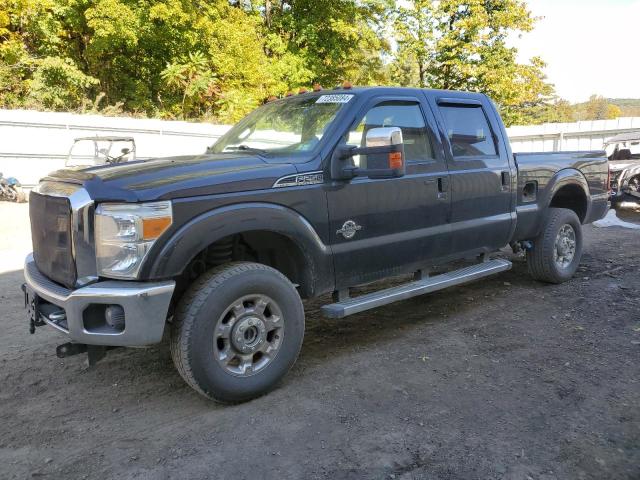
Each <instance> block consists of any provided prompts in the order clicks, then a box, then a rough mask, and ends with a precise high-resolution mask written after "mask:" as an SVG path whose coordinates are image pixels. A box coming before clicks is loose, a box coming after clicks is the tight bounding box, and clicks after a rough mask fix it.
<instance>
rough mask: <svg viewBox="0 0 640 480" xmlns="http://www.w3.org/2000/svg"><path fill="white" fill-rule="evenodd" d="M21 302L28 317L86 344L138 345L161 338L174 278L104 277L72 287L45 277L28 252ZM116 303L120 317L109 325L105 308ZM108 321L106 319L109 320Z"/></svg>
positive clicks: (157, 340) (155, 341)
mask: <svg viewBox="0 0 640 480" xmlns="http://www.w3.org/2000/svg"><path fill="white" fill-rule="evenodd" d="M24 278H25V281H26V285H25V286H26V289H25V295H26V296H25V303H28V304H29V305H28V306H29V307H30V310H31V315H32V316H33V317H35V318H33V317H32V319H33V320H35V321H36V322H44V323H47V324H49V325H51V326H52V327H54V328H55V329H57V330H58V331H60V332H62V333H64V334H65V335H67V336H68V337H69V338H70V339H71V340H72V341H74V342H77V343H84V344H87V345H108V346H143V345H150V344H153V343H158V342H159V341H160V340H161V339H162V334H163V332H164V326H165V323H166V320H167V314H168V311H169V304H170V302H171V297H172V295H173V290H174V288H175V282H174V281H164V282H129V281H118V280H108V281H101V282H96V283H93V284H91V285H87V286H85V287H81V288H78V289H76V290H70V289H67V288H65V287H63V286H61V285H58V284H57V283H54V282H52V281H51V280H49V279H48V278H47V277H45V276H44V275H43V274H42V273H40V271H39V270H38V268H37V267H36V264H35V261H34V260H33V255H32V254H29V255H28V256H27V258H26V260H25V265H24ZM109 307H115V308H118V307H120V308H119V309H118V310H119V311H120V312H123V313H124V322H122V321H121V322H120V323H119V324H118V325H117V326H116V327H114V326H113V325H112V324H110V322H108V321H107V318H106V317H107V316H106V310H107V308H109ZM111 323H112V322H111Z"/></svg>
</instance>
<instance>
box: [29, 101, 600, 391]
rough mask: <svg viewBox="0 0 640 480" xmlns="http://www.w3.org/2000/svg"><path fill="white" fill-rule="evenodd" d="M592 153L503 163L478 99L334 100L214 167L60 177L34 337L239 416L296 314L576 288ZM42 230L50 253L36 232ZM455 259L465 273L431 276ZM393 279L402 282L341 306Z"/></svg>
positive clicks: (256, 132)
mask: <svg viewBox="0 0 640 480" xmlns="http://www.w3.org/2000/svg"><path fill="white" fill-rule="evenodd" d="M608 195H609V194H608V166H607V159H606V157H605V155H604V152H559V153H531V154H517V155H513V154H512V152H511V149H510V146H509V143H508V139H507V136H506V132H505V129H504V126H503V124H502V121H501V119H500V117H499V114H498V112H497V111H496V109H495V107H494V105H493V104H492V103H491V101H490V100H489V99H488V98H487V97H486V96H484V95H481V94H472V93H463V92H451V91H438V90H419V89H404V88H362V89H360V88H359V89H337V90H333V91H320V92H313V93H306V94H301V95H298V96H295V97H289V98H286V99H282V100H277V101H274V102H270V103H267V104H266V105H264V106H263V107H261V108H259V109H258V110H256V111H254V112H253V113H252V114H250V115H249V116H248V117H246V118H245V119H243V120H241V121H240V122H239V123H238V124H237V125H236V126H235V127H233V128H232V129H231V130H230V131H229V132H227V133H226V134H225V135H224V136H223V137H221V138H220V139H219V140H218V142H216V144H215V145H213V147H212V148H211V149H210V153H207V154H203V155H198V156H190V157H174V158H164V159H154V160H148V161H136V162H127V163H125V164H123V165H103V166H97V167H91V168H86V169H82V170H79V171H78V170H75V169H74V170H60V171H57V172H54V173H52V174H50V175H49V176H48V177H46V178H45V179H43V181H42V182H41V183H40V185H39V186H38V187H37V189H36V190H35V191H34V192H33V193H32V194H31V209H30V214H31V222H32V225H33V227H34V228H33V229H32V231H33V245H34V252H33V255H30V256H29V257H28V258H27V260H26V263H25V278H26V285H25V293H26V296H27V298H26V304H27V305H28V306H29V318H30V322H31V327H32V329H35V326H37V325H39V324H43V323H47V324H49V325H51V326H53V327H54V328H56V329H57V330H59V331H61V332H63V333H64V334H65V335H67V336H68V337H69V338H70V339H71V340H72V341H73V342H74V343H68V344H64V345H62V346H60V347H59V349H58V354H59V355H61V356H66V355H69V354H72V353H78V352H80V351H88V353H89V358H90V361H95V360H96V359H98V358H100V356H101V355H103V354H104V351H105V348H106V347H107V346H136V345H148V344H152V343H156V342H159V341H160V339H161V338H162V335H163V332H164V329H165V323H166V321H167V320H168V321H169V324H170V327H169V328H170V330H171V352H172V356H173V360H174V363H175V365H176V367H177V369H178V371H179V372H180V374H181V375H182V377H183V378H184V379H185V380H186V381H187V383H189V385H191V386H192V387H193V388H194V389H196V390H197V391H198V392H200V393H202V394H203V395H205V396H207V397H209V398H214V399H216V400H220V401H224V402H238V401H244V400H247V399H250V398H253V397H256V396H258V395H261V394H263V393H265V392H267V391H269V390H270V389H271V388H273V387H274V385H276V384H277V382H278V381H279V380H280V379H281V378H282V377H283V376H284V375H285V374H286V372H287V371H288V370H289V368H290V367H291V366H292V365H293V363H294V362H295V360H296V358H297V355H298V352H299V350H300V347H301V345H302V339H303V335H304V310H303V307H302V303H301V298H310V297H317V296H320V295H322V294H325V293H331V292H332V293H333V301H332V303H329V304H327V305H325V306H324V307H323V308H322V311H323V313H324V314H325V315H326V316H328V317H332V318H341V317H344V316H347V315H351V314H354V313H358V312H361V311H364V310H367V309H370V308H375V307H377V306H380V305H385V304H388V303H391V302H394V301H398V300H402V299H405V298H409V297H412V296H415V295H419V294H423V293H428V292H432V291H435V290H439V289H441V288H445V287H448V286H453V285H458V284H461V283H464V282H468V281H472V280H475V279H478V278H483V277H485V276H487V275H491V274H494V273H498V272H501V271H504V270H507V269H509V268H510V267H511V264H510V262H509V261H507V260H504V259H500V258H496V259H491V258H490V256H489V255H490V254H491V253H492V252H494V251H496V250H498V249H500V248H502V247H504V246H505V245H508V244H510V245H511V246H512V248H513V249H514V250H519V249H525V250H526V252H527V253H526V254H527V261H528V265H529V271H530V273H531V275H532V276H533V277H534V278H536V279H539V280H542V281H546V282H552V283H559V282H563V281H566V280H568V279H569V278H571V276H572V275H573V274H574V273H575V271H576V269H577V267H578V264H579V262H580V257H581V254H582V230H581V226H582V225H583V224H586V223H590V222H592V221H594V220H596V219H599V218H601V217H602V216H603V215H604V214H605V212H606V210H607V208H608ZM53 231H55V232H56V235H55V237H54V236H52V235H50V233H51V232H53ZM453 260H469V261H470V262H472V263H470V264H469V265H468V266H465V267H462V268H459V269H457V270H450V271H448V272H447V273H443V274H439V275H433V276H431V275H430V274H429V272H430V269H431V267H433V266H436V265H444V264H448V263H450V262H451V261H453ZM400 274H413V280H412V281H409V282H408V283H406V284H403V285H400V286H397V287H394V288H391V289H386V290H382V291H375V292H372V293H369V294H367V295H363V296H360V297H351V296H350V288H351V287H354V286H358V285H362V284H365V283H368V282H372V281H375V280H379V279H382V278H385V277H390V276H394V275H400Z"/></svg>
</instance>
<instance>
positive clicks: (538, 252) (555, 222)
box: [527, 208, 582, 283]
mask: <svg viewBox="0 0 640 480" xmlns="http://www.w3.org/2000/svg"><path fill="white" fill-rule="evenodd" d="M565 225H569V226H570V227H571V228H572V229H573V232H574V235H575V252H574V254H573V258H572V260H571V261H570V263H568V265H566V266H564V267H562V266H560V265H559V264H558V263H557V262H556V260H555V259H554V252H555V251H556V248H557V247H556V239H557V237H558V233H559V232H560V230H561V229H562V228H563V227H564V226H565ZM581 258H582V225H581V224H580V219H579V218H578V216H577V215H576V214H575V212H574V211H573V210H569V209H566V208H549V211H548V212H547V215H546V217H545V221H544V224H543V226H542V231H541V232H540V234H539V235H538V237H537V238H535V239H534V240H533V247H532V248H531V249H530V250H528V251H527V266H528V269H529V274H530V275H531V276H532V277H533V278H535V279H536V280H541V281H543V282H549V283H562V282H566V281H567V280H569V279H570V278H571V277H572V276H573V275H574V274H575V273H576V270H577V269H578V265H579V264H580V259H581Z"/></svg>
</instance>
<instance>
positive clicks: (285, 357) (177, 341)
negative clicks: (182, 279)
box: [171, 262, 304, 403]
mask: <svg viewBox="0 0 640 480" xmlns="http://www.w3.org/2000/svg"><path fill="white" fill-rule="evenodd" d="M255 294H259V295H261V296H266V297H268V298H269V299H273V301H274V303H275V302H277V304H276V307H278V308H279V311H280V312H281V314H282V315H281V317H282V320H283V324H280V325H281V328H282V330H278V331H279V332H282V337H281V340H279V342H280V343H279V344H278V345H279V346H278V349H277V353H275V355H274V356H273V358H272V359H270V358H269V359H268V360H269V363H267V364H266V366H264V367H263V368H262V369H260V370H258V371H256V372H255V373H250V374H248V376H241V375H243V374H238V375H235V374H233V373H232V372H229V371H228V370H227V367H225V365H223V364H221V363H220V361H219V360H218V358H219V357H220V353H219V352H218V351H216V350H215V349H217V348H219V346H218V345H217V344H216V332H217V330H216V329H217V328H218V327H219V326H220V322H221V321H222V322H224V320H223V318H225V317H224V315H225V314H226V312H227V311H228V310H229V308H232V305H234V304H237V302H238V300H239V299H242V298H245V297H247V296H251V295H255ZM247 315H248V314H247ZM248 316H250V315H248ZM231 318H233V322H232V325H231V326H232V327H235V323H237V322H239V320H238V319H237V318H234V315H233V314H231ZM239 318H243V317H242V316H239ZM246 318H248V317H247V316H246ZM278 318H280V317H278ZM229 331H232V328H229ZM265 338H266V337H265ZM276 338H280V337H276ZM303 338H304V308H303V306H302V301H301V300H300V296H299V295H298V292H297V291H296V289H295V287H294V286H293V284H292V283H291V282H290V281H289V280H288V279H287V278H286V277H285V276H284V275H282V274H281V273H280V272H278V271H277V270H275V269H273V268H271V267H268V266H266V265H262V264H259V263H249V262H234V263H229V264H225V265H222V266H220V267H216V268H213V269H212V270H210V271H208V272H206V273H205V274H203V275H202V276H201V277H200V278H198V279H197V280H196V281H195V282H194V283H193V284H192V285H191V286H190V287H189V289H188V290H187V291H186V293H185V294H184V296H183V297H182V299H181V300H180V302H179V304H178V307H177V309H176V313H175V315H174V318H173V323H172V326H171V356H172V358H173V362H174V364H175V366H176V368H177V369H178V372H179V373H180V375H181V376H182V378H183V379H184V380H185V381H186V382H187V383H188V384H189V385H190V386H191V387H193V388H194V389H195V390H196V391H197V392H199V393H201V394H202V395H204V396H205V397H207V398H210V399H213V400H216V401H218V402H221V403H239V402H244V401H247V400H250V399H252V398H255V397H259V396H261V395H264V394H265V393H267V392H269V391H270V390H272V389H273V388H274V387H275V386H276V385H277V384H278V382H279V381H280V380H281V379H282V377H284V376H285V374H286V373H287V372H288V371H289V369H290V368H291V367H292V366H293V364H294V363H295V361H296V359H297V357H298V354H299V353H300V348H301V346H302V340H303ZM238 355H240V353H238ZM250 371H251V370H250Z"/></svg>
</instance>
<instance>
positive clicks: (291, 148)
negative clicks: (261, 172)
mask: <svg viewBox="0 0 640 480" xmlns="http://www.w3.org/2000/svg"><path fill="white" fill-rule="evenodd" d="M352 97H353V95H346V94H340V95H321V96H313V97H306V98H304V97H300V98H290V99H287V100H286V101H282V102H274V103H268V104H266V105H263V106H262V107H260V108H258V109H257V110H255V111H253V112H252V113H250V114H249V115H248V116H247V117H245V118H244V119H242V120H240V122H239V123H237V124H236V125H235V126H234V127H233V128H232V129H231V130H229V132H227V133H226V134H225V135H223V136H222V137H221V138H220V139H219V140H218V141H217V142H216V143H215V144H214V145H213V147H211V149H210V151H211V152H213V153H220V152H235V151H244V150H246V151H258V152H260V153H267V154H269V153H296V152H309V151H311V150H313V149H314V148H315V146H316V145H317V144H318V143H319V142H320V140H321V139H322V136H323V135H324V133H325V131H326V130H327V128H328V127H329V125H330V124H331V122H333V120H334V119H335V118H336V115H337V114H338V112H339V111H340V109H341V108H342V106H343V105H344V104H345V103H347V102H349V100H351V98H352Z"/></svg>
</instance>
